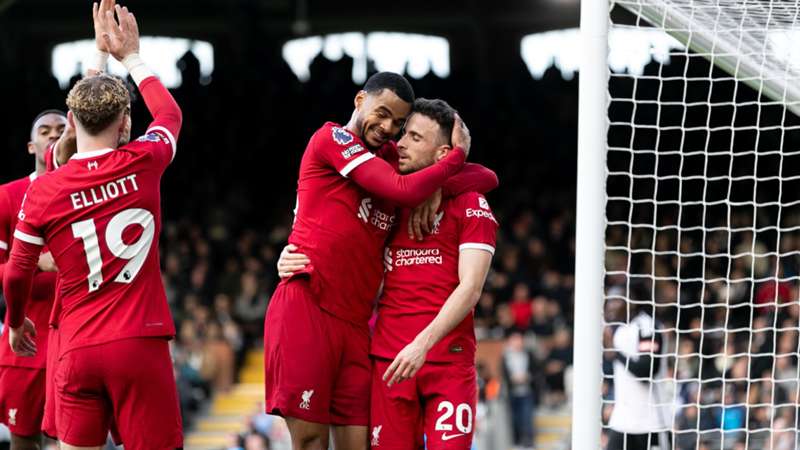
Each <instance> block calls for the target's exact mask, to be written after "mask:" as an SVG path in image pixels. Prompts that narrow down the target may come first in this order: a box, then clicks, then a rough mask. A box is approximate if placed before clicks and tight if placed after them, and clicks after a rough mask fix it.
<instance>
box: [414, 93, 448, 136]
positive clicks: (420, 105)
mask: <svg viewBox="0 0 800 450" xmlns="http://www.w3.org/2000/svg"><path fill="white" fill-rule="evenodd" d="M411 112H412V113H418V114H422V115H423V116H426V117H428V118H430V119H433V121H434V122H436V123H438V124H439V130H440V131H441V138H442V142H446V143H447V144H448V145H449V144H450V137H451V136H452V134H453V125H455V122H456V110H455V109H454V108H453V107H452V106H450V104H448V103H447V102H446V101H444V100H441V99H438V98H435V99H427V98H418V99H416V100H415V101H414V107H413V109H412V110H411Z"/></svg>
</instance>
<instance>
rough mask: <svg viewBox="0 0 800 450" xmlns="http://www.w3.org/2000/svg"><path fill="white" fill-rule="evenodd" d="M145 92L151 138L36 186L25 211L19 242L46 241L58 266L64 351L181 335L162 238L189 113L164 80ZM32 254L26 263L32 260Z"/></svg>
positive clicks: (150, 81) (99, 153)
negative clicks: (164, 200) (164, 191)
mask: <svg viewBox="0 0 800 450" xmlns="http://www.w3.org/2000/svg"><path fill="white" fill-rule="evenodd" d="M139 88H140V91H141V93H142V96H143V97H144V99H145V102H146V103H147V106H148V108H149V109H150V111H151V114H153V117H154V121H153V122H152V123H151V125H150V126H149V127H148V130H147V132H146V134H145V135H144V136H142V137H140V138H139V139H137V140H136V141H134V142H131V143H129V144H127V145H125V146H122V147H120V148H119V149H110V148H109V149H102V150H96V151H91V152H82V153H77V154H75V155H74V156H73V157H72V158H71V159H70V160H69V162H68V163H67V164H64V165H63V166H61V167H60V168H59V169H58V170H56V171H54V172H49V173H47V174H45V175H43V176H41V177H40V178H39V179H37V180H36V182H35V183H33V184H32V185H31V187H30V188H29V189H28V193H27V194H26V198H25V200H24V202H23V205H22V209H21V210H20V213H19V224H18V225H17V229H16V231H15V233H14V237H15V239H16V242H18V243H19V241H22V243H23V244H25V243H27V244H28V246H29V247H30V246H40V245H43V244H44V243H45V242H46V243H47V245H48V247H49V248H50V250H51V251H52V253H53V256H54V258H55V261H56V265H57V266H58V267H59V276H60V280H59V283H60V284H59V302H60V307H61V314H60V317H59V318H58V319H57V320H58V322H59V330H60V332H59V335H60V353H61V354H64V353H66V352H68V351H70V350H72V349H74V348H77V347H81V346H87V345H93V344H99V343H104V342H109V341H113V340H117V339H123V338H129V337H145V336H174V334H175V327H174V324H173V321H172V317H171V314H170V311H169V307H168V306H167V301H166V295H165V293H164V287H163V284H162V281H161V273H160V266H159V252H158V236H159V233H160V231H161V202H160V181H161V176H162V174H163V173H164V170H165V169H166V167H167V166H168V165H169V163H170V162H171V161H172V158H173V157H174V154H175V148H176V138H177V135H178V131H179V129H180V121H181V118H180V109H179V108H178V106H177V104H175V102H174V100H173V99H172V97H171V96H170V94H169V93H168V92H167V90H166V89H165V88H164V87H163V85H162V84H161V82H160V81H158V79H157V78H155V77H150V78H147V79H145V80H144V81H143V82H142V83H141V85H140V87H139ZM23 251H25V250H24V249H22V250H20V258H26V257H29V256H28V255H26V254H22V252H23ZM16 255H17V252H14V255H12V263H14V262H15V258H16V257H17V256H16ZM5 290H6V296H7V297H14V301H11V299H10V300H9V310H10V311H11V312H12V314H11V316H12V317H11V321H12V322H14V321H19V323H21V320H20V318H19V317H18V316H19V311H18V309H17V308H15V305H16V302H17V301H18V299H17V298H16V295H17V293H16V292H14V291H12V292H9V289H8V286H6V289H5ZM9 294H11V295H9ZM12 307H14V309H13V311H12Z"/></svg>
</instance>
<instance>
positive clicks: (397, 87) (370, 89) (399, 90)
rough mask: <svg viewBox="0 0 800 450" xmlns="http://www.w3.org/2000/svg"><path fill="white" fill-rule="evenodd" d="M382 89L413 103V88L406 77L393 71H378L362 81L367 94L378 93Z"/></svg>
mask: <svg viewBox="0 0 800 450" xmlns="http://www.w3.org/2000/svg"><path fill="white" fill-rule="evenodd" d="M384 89H389V90H390V91H392V92H394V93H395V94H397V96H398V97H400V99H401V100H403V101H404V102H406V103H414V98H415V96H414V88H412V87H411V83H409V82H408V80H406V77H404V76H402V75H400V74H397V73H394V72H378V73H376V74H375V75H373V76H371V77H369V79H368V80H367V82H366V83H364V91H366V92H367V93H369V94H380V93H381V92H383V90H384Z"/></svg>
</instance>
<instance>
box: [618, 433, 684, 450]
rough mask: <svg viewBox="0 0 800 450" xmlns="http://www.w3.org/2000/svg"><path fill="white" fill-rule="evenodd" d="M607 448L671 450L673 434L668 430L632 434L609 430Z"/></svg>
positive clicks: (620, 449) (621, 449) (619, 449)
mask: <svg viewBox="0 0 800 450" xmlns="http://www.w3.org/2000/svg"><path fill="white" fill-rule="evenodd" d="M606 448H607V450H669V449H671V448H672V435H671V433H668V432H666V431H663V432H661V433H645V434H630V433H621V432H619V431H615V430H609V431H608V446H607V447H606Z"/></svg>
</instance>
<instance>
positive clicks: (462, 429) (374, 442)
mask: <svg viewBox="0 0 800 450" xmlns="http://www.w3.org/2000/svg"><path fill="white" fill-rule="evenodd" d="M391 363H392V362H391V361H389V360H386V359H382V358H376V359H375V360H374V364H373V369H372V407H371V416H372V417H371V418H370V427H371V428H370V445H371V446H372V448H374V449H380V450H417V449H421V448H423V445H425V444H423V437H422V435H423V433H424V434H425V436H426V437H427V444H426V445H427V449H428V450H444V449H447V450H469V448H470V447H471V446H472V433H473V430H474V429H475V403H476V402H477V400H478V382H477V374H476V372H475V365H474V364H472V363H462V362H459V363H425V365H423V366H422V368H421V369H420V370H419V372H417V374H416V375H415V376H414V378H411V379H409V380H406V381H403V382H400V383H399V384H395V385H393V386H392V387H387V386H386V382H385V381H383V379H382V378H383V374H384V373H385V372H386V369H388V368H389V365H390V364H391Z"/></svg>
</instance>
